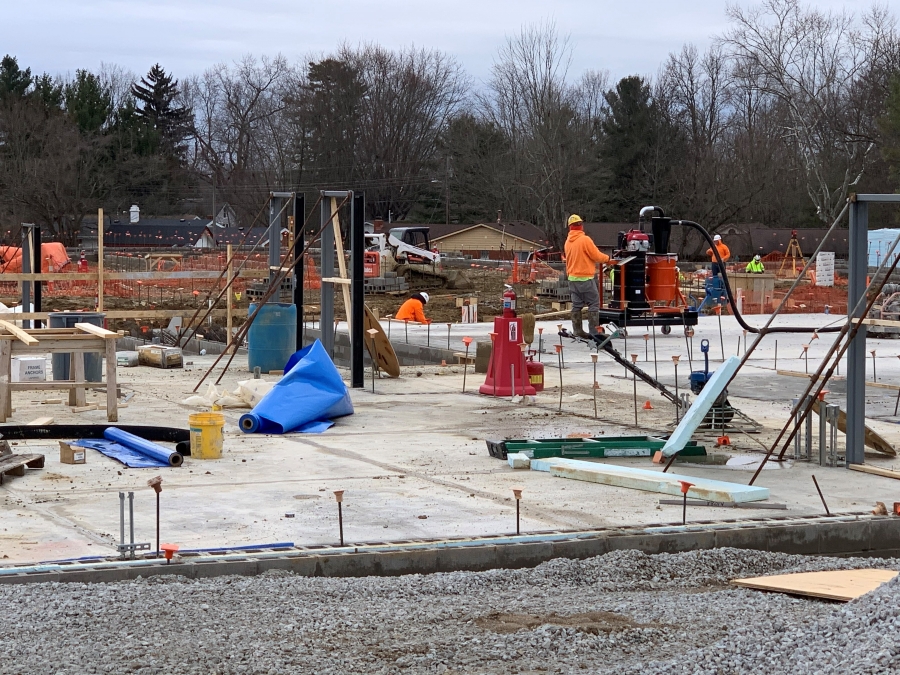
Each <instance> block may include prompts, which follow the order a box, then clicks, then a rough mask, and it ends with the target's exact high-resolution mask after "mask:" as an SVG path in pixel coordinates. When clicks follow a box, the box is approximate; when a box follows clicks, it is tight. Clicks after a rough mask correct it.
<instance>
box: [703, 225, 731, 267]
mask: <svg viewBox="0 0 900 675" xmlns="http://www.w3.org/2000/svg"><path fill="white" fill-rule="evenodd" d="M713 245H714V246H715V247H716V251H718V252H719V257H720V258H721V259H722V263H723V264H724V263H726V262H728V259H729V258H730V257H731V251H729V250H728V247H727V246H726V245H725V242H724V241H722V235H721V234H717V235H716V236H715V237H713ZM706 255H708V256H709V257H710V259H711V260H712V275H713V276H714V277H715V276H718V275H719V272H721V271H722V270H721V269H719V262H718V261H717V260H716V255H715V253H713V250H712V249H711V248H708V249H706Z"/></svg>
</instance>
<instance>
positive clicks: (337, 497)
mask: <svg viewBox="0 0 900 675" xmlns="http://www.w3.org/2000/svg"><path fill="white" fill-rule="evenodd" d="M334 498H335V500H336V501H337V505H338V532H339V533H340V537H341V546H343V545H344V513H343V511H342V510H341V502H343V501H344V491H343V490H335V491H334Z"/></svg>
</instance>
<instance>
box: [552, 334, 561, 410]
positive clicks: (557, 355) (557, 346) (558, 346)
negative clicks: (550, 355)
mask: <svg viewBox="0 0 900 675" xmlns="http://www.w3.org/2000/svg"><path fill="white" fill-rule="evenodd" d="M553 346H554V348H556V357H557V360H558V361H559V412H562V397H563V381H562V371H563V369H562V350H563V346H562V345H561V344H560V345H553Z"/></svg>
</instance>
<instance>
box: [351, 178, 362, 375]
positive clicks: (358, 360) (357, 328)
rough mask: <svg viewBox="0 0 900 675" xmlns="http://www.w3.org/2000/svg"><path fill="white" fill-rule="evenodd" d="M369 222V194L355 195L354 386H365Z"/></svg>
mask: <svg viewBox="0 0 900 675" xmlns="http://www.w3.org/2000/svg"><path fill="white" fill-rule="evenodd" d="M365 221H366V195H365V193H364V192H355V191H354V193H353V208H352V209H351V213H350V279H351V282H352V283H351V284H350V314H349V316H350V329H351V333H350V386H351V387H355V388H361V387H362V386H363V378H364V375H365V373H364V372H363V349H365V347H364V345H363V335H365V331H364V330H363V327H364V326H363V324H364V322H365V318H364V315H365V310H364V309H363V306H364V303H365V295H364V293H365V283H366V281H365V273H364V272H365V267H364V264H363V263H364V261H365V252H366V237H365V229H366V228H365Z"/></svg>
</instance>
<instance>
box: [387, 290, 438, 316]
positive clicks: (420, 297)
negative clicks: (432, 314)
mask: <svg viewBox="0 0 900 675" xmlns="http://www.w3.org/2000/svg"><path fill="white" fill-rule="evenodd" d="M427 304H428V293H425V292H422V293H413V294H412V295H411V296H410V298H409V300H407V301H406V302H404V303H403V304H402V305H400V309H399V310H398V311H397V314H396V316H395V317H394V318H395V319H397V320H398V321H414V322H415V323H431V319H428V318H426V317H425V305H427Z"/></svg>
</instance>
